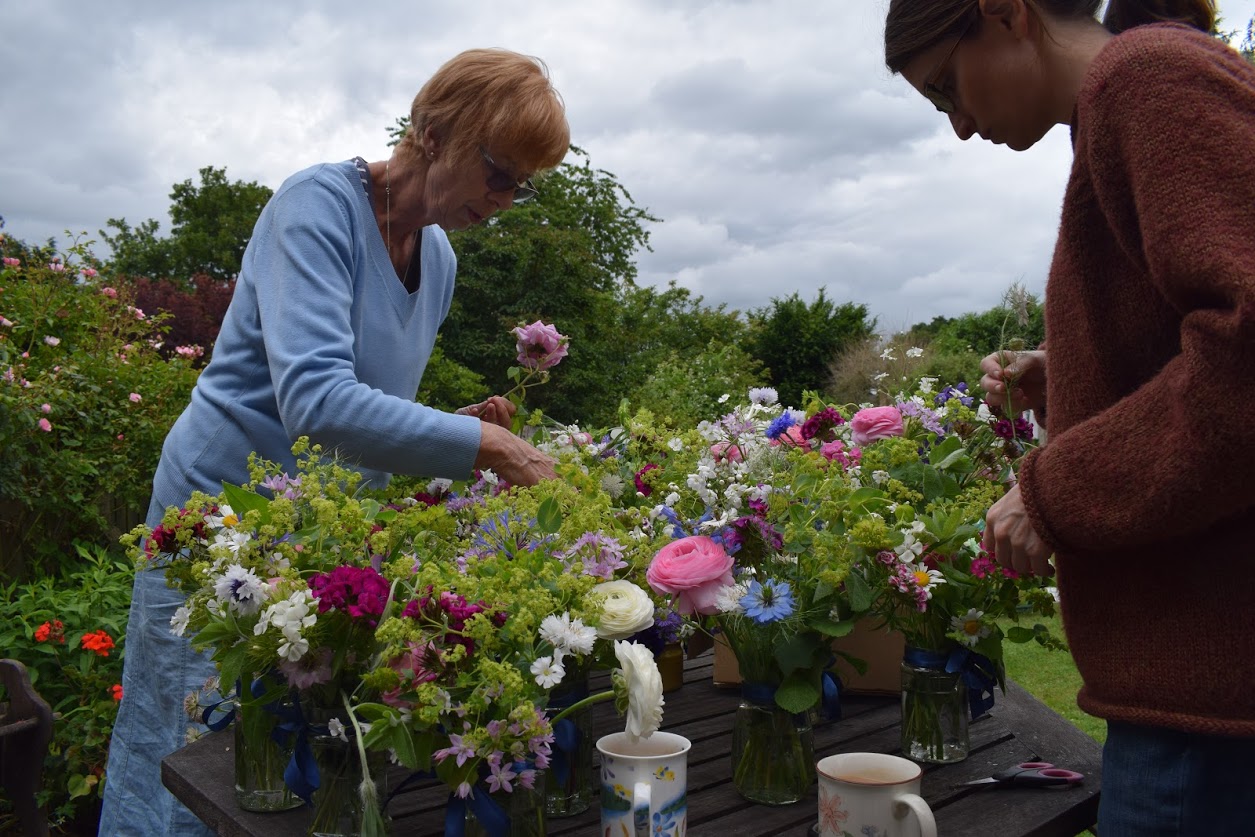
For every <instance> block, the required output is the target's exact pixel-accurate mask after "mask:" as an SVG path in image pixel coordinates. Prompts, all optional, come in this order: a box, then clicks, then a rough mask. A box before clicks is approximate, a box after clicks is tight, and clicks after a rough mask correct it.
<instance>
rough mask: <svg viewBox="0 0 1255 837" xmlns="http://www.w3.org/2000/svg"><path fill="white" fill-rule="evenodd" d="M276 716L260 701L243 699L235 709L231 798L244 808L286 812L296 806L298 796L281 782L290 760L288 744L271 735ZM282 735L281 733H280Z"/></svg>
mask: <svg viewBox="0 0 1255 837" xmlns="http://www.w3.org/2000/svg"><path fill="white" fill-rule="evenodd" d="M278 723H279V716H278V715H276V714H275V713H273V712H271V711H269V710H268V709H266V708H265V707H264V706H262V704H261V703H258V702H252V701H250V702H245V703H242V704H240V705H239V706H238V707H237V708H236V715H235V721H234V722H233V724H232V726H233V728H234V734H235V801H236V803H237V804H238V805H239V806H240V807H241V808H243V809H244V810H245V811H259V812H266V811H287V810H290V809H292V808H296V807H299V806H300V805H301V804H302V803H301V798H300V797H299V796H297V795H296V794H295V793H293V792H292V790H291V789H290V788H289V787H288V786H287V784H286V783H285V782H284V781H283V771H284V770H285V769H286V768H287V766H288V762H289V761H291V759H292V746H291V742H289V743H288V744H287V745H286V746H285V745H282V744H279V743H278V742H276V741H275V739H274V738H273V737H272V733H273V732H274V729H275V725H276V724H278ZM281 737H282V736H281Z"/></svg>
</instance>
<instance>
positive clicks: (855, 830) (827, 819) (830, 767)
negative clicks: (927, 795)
mask: <svg viewBox="0 0 1255 837" xmlns="http://www.w3.org/2000/svg"><path fill="white" fill-rule="evenodd" d="M816 767H817V769H818V772H819V827H818V828H819V837H852V835H859V837H862V835H868V837H937V822H936V820H934V819H933V812H932V809H930V808H929V807H928V803H927V802H925V801H924V799H923V797H921V796H920V795H919V777H920V775H921V773H922V771H921V770H920V767H919V765H918V764H916V763H915V762H913V761H908V760H907V759H904V758H898V757H897V756H890V755H886V754H884V753H841V754H839V755H835V756H827V757H825V758H822V759H820V760H819V764H818V765H816Z"/></svg>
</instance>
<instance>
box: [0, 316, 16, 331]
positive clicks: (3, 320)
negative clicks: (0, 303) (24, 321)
mask: <svg viewBox="0 0 1255 837" xmlns="http://www.w3.org/2000/svg"><path fill="white" fill-rule="evenodd" d="M12 325H13V321H12V320H10V319H9V318H8V317H0V326H4V327H5V328H9V327H10V326H12Z"/></svg>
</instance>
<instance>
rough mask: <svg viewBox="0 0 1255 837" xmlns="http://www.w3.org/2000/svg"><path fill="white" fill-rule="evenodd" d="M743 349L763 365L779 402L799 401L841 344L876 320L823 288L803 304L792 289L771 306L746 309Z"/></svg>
mask: <svg viewBox="0 0 1255 837" xmlns="http://www.w3.org/2000/svg"><path fill="white" fill-rule="evenodd" d="M749 320H750V338H749V340H750V342H749V350H750V351H749V353H750V354H751V355H752V356H753V357H754V358H756V359H757V360H758V361H759V362H761V363H762V364H763V365H764V366H766V367H767V369H768V371H769V375H770V380H771V384H772V386H774V387H775V388H776V391H777V392H778V393H779V394H780V400H781V401H782V402H783V403H784V404H786V405H790V406H795V407H800V406H801V405H802V391H803V390H808V389H810V390H820V389H823V387H824V386H825V385H826V384H827V382H828V376H829V367H830V365H831V364H832V362H833V361H834V360H835V359H836V358H837V356H838V355H840V354H841V353H842V351H844V350H845V349H846V348H847V347H850V346H853V345H856V344H858V343H860V342H862V341H864V340H866V339H867V338H869V337H871V335H872V333H873V332H874V331H875V328H876V320H875V318H872V319H871V320H868V319H867V306H866V305H859V304H856V303H853V302H847V303H844V304H842V305H837V304H836V303H834V302H833V301H832V300H830V299H828V297H827V296H826V294H825V289H824V288H820V289H819V295H818V296H817V297H816V298H815V301H814V302H812V303H811V304H810V305H809V306H808V305H807V304H806V303H805V302H803V301H802V298H801V297H800V296H798V294H797V293H796V292H795V293H793V294H791V295H790V296H788V297H786V298H784V299H779V298H775V297H773V298H772V300H771V305H770V306H768V307H765V308H760V309H757V310H754V311H751V312H750V314H749Z"/></svg>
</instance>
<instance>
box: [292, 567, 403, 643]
mask: <svg viewBox="0 0 1255 837" xmlns="http://www.w3.org/2000/svg"><path fill="white" fill-rule="evenodd" d="M309 589H310V591H311V592H312V593H313V594H314V596H315V598H317V599H318V612H319V613H326V612H327V611H328V610H332V609H334V610H338V611H340V612H341V613H347V614H348V615H349V616H351V617H352V618H354V619H361V620H363V621H365V622H366V623H367V624H369V625H370V626H371V627H372V628H373V627H374V626H375V625H377V624H378V623H379V617H380V616H382V615H383V609H384V605H385V604H386V603H387V601H388V590H389V586H388V580H387V579H386V578H384V577H383V576H382V575H380V574H379V573H378V572H376V571H375V570H374V569H372V568H370V567H336V568H335V569H334V570H332V571H331V572H329V573H319V574H318V575H315V576H313V577H311V578H310V579H309Z"/></svg>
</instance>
